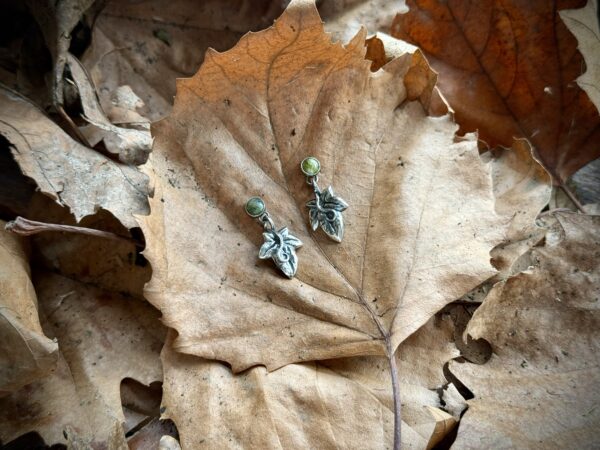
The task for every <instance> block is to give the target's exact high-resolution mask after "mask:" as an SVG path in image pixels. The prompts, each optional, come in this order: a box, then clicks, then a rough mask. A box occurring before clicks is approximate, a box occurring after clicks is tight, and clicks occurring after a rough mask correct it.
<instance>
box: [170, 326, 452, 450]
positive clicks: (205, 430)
mask: <svg viewBox="0 0 600 450" xmlns="http://www.w3.org/2000/svg"><path fill="white" fill-rule="evenodd" d="M452 331H453V330H452V322H451V320H450V318H449V317H441V318H437V317H436V318H434V319H432V320H430V321H429V322H428V323H427V324H426V325H425V326H423V327H422V328H421V329H419V331H418V332H417V333H415V334H414V335H413V336H411V337H410V338H409V339H407V340H406V341H405V342H403V343H402V345H401V346H400V348H399V350H398V356H397V359H398V363H399V370H400V385H401V389H402V392H403V393H404V394H405V396H404V398H403V424H402V437H403V439H402V444H403V448H411V449H425V448H431V446H433V445H434V443H435V442H437V441H439V439H440V438H442V437H443V436H444V435H445V433H446V432H448V431H449V430H451V429H452V428H453V426H454V425H455V424H456V420H455V419H454V418H453V417H452V416H450V415H448V414H447V413H445V412H443V411H441V410H440V409H439V407H440V406H441V405H440V399H439V397H438V394H437V392H436V389H439V388H441V387H442V386H443V385H444V384H445V383H446V380H445V378H444V376H443V373H442V367H443V364H444V363H445V362H446V361H447V360H448V358H452V357H455V356H457V355H458V351H457V349H456V347H455V346H454V345H453V343H452ZM173 337H174V333H173V335H172V336H171V339H168V340H167V343H166V344H165V347H164V349H163V353H162V360H163V366H164V370H165V381H164V385H163V389H164V396H163V407H164V417H168V418H171V419H172V420H173V421H174V422H175V424H176V425H177V428H178V430H179V434H180V438H181V443H182V447H183V448H184V449H194V448H203V447H206V448H222V449H225V448H265V449H276V448H347V449H364V448H370V449H376V448H377V449H379V448H381V449H384V448H391V443H392V431H393V422H394V414H393V400H392V390H391V384H390V379H389V378H390V375H389V367H388V363H387V360H386V358H383V357H373V356H371V357H362V358H347V359H339V360H328V361H323V362H319V363H305V364H290V365H288V366H286V367H283V368H281V369H279V370H276V371H274V372H271V373H268V372H267V371H266V370H265V368H264V367H257V368H253V369H250V370H248V371H246V372H244V373H241V374H238V375H233V374H232V373H231V370H230V369H229V368H227V367H226V366H225V365H223V364H221V363H218V362H214V361H207V360H202V359H200V358H197V357H194V356H189V355H183V354H181V353H178V352H176V351H174V350H173V348H172V342H173V339H172V338H173ZM444 358H446V359H444ZM198 405H204V407H202V408H199V407H198ZM250 411H251V413H249V412H250ZM307 418H309V419H307Z"/></svg>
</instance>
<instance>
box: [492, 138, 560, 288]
mask: <svg viewBox="0 0 600 450" xmlns="http://www.w3.org/2000/svg"><path fill="white" fill-rule="evenodd" d="M487 156H489V157H490V164H491V166H492V179H493V183H494V196H495V197H496V212H497V213H498V214H500V215H502V216H504V217H509V218H510V224H509V228H508V229H507V230H506V236H505V238H504V241H503V242H502V244H500V245H498V246H497V247H496V248H494V249H493V250H492V252H491V255H492V258H493V263H494V267H496V268H497V269H498V270H499V271H500V273H499V274H498V275H497V276H496V277H495V278H494V280H496V281H497V280H500V279H502V278H507V277H508V276H510V275H514V274H515V273H516V272H517V271H518V268H516V267H515V266H514V264H515V263H516V262H517V260H518V259H519V257H520V256H521V255H523V254H524V253H526V252H527V251H528V250H529V249H530V248H532V247H533V246H534V245H536V244H537V243H538V242H539V241H540V240H542V239H543V237H544V234H545V230H544V229H543V228H541V227H538V226H537V225H536V223H535V222H536V218H537V216H538V215H539V214H540V212H541V211H542V209H544V207H545V206H546V205H547V204H548V202H549V201H550V196H551V194H552V179H551V178H550V175H549V174H548V172H546V171H545V170H544V169H543V168H542V167H541V166H540V165H539V164H538V163H537V162H536V161H535V159H534V158H533V156H532V154H531V147H530V146H529V144H528V143H527V141H525V140H524V139H520V140H515V142H514V143H513V145H512V148H511V149H497V150H495V151H494V152H493V156H492V154H491V153H488V154H487Z"/></svg>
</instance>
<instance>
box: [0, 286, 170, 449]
mask: <svg viewBox="0 0 600 450" xmlns="http://www.w3.org/2000/svg"><path fill="white" fill-rule="evenodd" d="M35 287H36V290H37V292H38V295H39V301H40V307H41V309H42V311H43V314H42V317H43V319H44V321H45V324H44V329H45V330H46V331H47V332H50V333H52V334H53V335H55V336H56V338H57V339H58V344H59V347H60V351H61V360H60V362H59V368H58V370H57V371H56V372H55V373H53V374H52V375H49V376H48V377H46V378H43V379H41V380H39V381H36V382H35V383H32V384H30V385H27V386H25V387H23V388H22V389H20V390H18V391H15V392H13V393H12V394H11V395H9V396H7V397H5V398H4V399H3V404H2V406H3V407H2V409H1V411H0V439H1V440H2V442H9V441H10V440H12V439H15V438H17V437H18V436H20V435H22V434H24V433H27V432H29V431H36V432H38V433H39V434H40V436H41V437H42V438H43V439H44V440H45V442H46V443H47V444H48V445H52V444H58V443H67V442H68V443H70V447H71V448H97V449H100V448H110V449H126V448H127V444H126V440H125V433H124V431H123V422H124V421H125V419H124V417H123V410H122V407H121V397H120V385H121V381H122V380H123V379H124V378H126V377H127V378H133V379H135V380H138V381H139V382H141V383H143V384H146V385H148V384H150V383H152V382H154V381H161V380H162V369H161V366H160V361H159V359H158V355H159V351H160V348H161V346H162V341H163V339H164V334H165V331H164V328H162V327H161V326H160V325H159V323H158V314H157V311H156V310H154V308H152V307H150V305H148V304H147V303H146V302H142V301H139V300H134V299H131V298H129V297H126V296H122V295H118V294H115V293H111V292H108V291H103V290H101V289H97V288H93V287H90V286H87V285H84V284H82V283H78V282H75V281H71V280H69V279H68V278H64V277H62V276H59V275H50V274H41V275H40V276H38V277H36V279H35ZM75 444H78V445H80V447H77V446H76V445H75Z"/></svg>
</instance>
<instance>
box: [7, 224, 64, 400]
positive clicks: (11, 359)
mask: <svg viewBox="0 0 600 450" xmlns="http://www.w3.org/2000/svg"><path fill="white" fill-rule="evenodd" d="M4 225H5V223H4V222H3V221H0V395H5V394H7V393H10V392H12V391H14V390H16V389H18V388H20V387H21V386H24V385H26V384H29V383H31V382H32V381H34V380H36V379H37V378H41V377H43V376H45V375H47V374H48V373H49V372H51V371H52V370H53V369H54V368H55V367H56V363H57V360H58V345H57V344H56V342H54V341H52V339H49V338H48V337H46V336H45V335H44V332H43V331H42V327H41V325H40V319H39V315H38V302H37V297H36V295H35V290H34V289H33V284H32V283H31V278H30V272H29V258H28V257H27V254H26V251H25V247H24V241H23V240H22V239H21V238H19V237H17V236H15V235H13V234H11V233H9V232H8V231H5V230H4Z"/></svg>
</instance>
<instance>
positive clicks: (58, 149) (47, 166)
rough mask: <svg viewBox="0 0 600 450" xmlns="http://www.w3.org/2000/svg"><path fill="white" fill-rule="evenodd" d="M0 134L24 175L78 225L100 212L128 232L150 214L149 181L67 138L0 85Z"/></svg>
mask: <svg viewBox="0 0 600 450" xmlns="http://www.w3.org/2000/svg"><path fill="white" fill-rule="evenodd" d="M0 133H1V134H2V135H3V136H4V137H5V138H6V139H7V140H8V141H9V142H10V143H11V144H12V146H13V147H12V148H11V150H12V154H13V156H14V158H15V160H16V161H17V163H18V164H19V166H20V167H21V170H22V171H23V173H24V174H25V175H26V176H28V177H30V178H33V179H34V180H35V182H36V183H37V185H38V187H39V189H40V190H41V191H42V192H43V193H44V194H47V195H48V196H50V197H51V198H53V199H54V200H55V201H56V202H57V203H59V204H61V205H66V206H68V207H69V208H70V209H71V212H72V213H73V214H74V216H75V218H76V220H77V221H79V220H81V218H82V217H84V216H87V215H90V214H94V213H95V212H96V211H97V210H98V209H100V208H103V209H106V210H108V211H110V212H111V213H113V214H114V215H115V217H117V218H118V219H119V220H120V221H121V223H123V225H125V226H126V227H127V228H133V227H135V226H137V223H136V221H135V219H134V218H133V214H148V212H149V207H148V199H147V195H148V179H147V177H146V176H145V175H144V174H142V173H141V172H139V171H138V170H137V169H136V168H135V167H130V166H126V165H123V164H119V163H115V162H114V161H111V160H110V159H108V158H106V157H105V156H103V155H101V154H99V153H97V152H95V151H94V150H92V149H90V148H87V147H84V146H83V145H81V144H79V143H77V142H75V141H74V140H73V139H71V138H70V137H69V136H68V135H67V134H66V133H65V132H64V131H63V130H62V129H61V128H60V127H59V126H58V125H56V124H55V123H54V122H52V121H51V120H50V119H49V118H48V117H47V116H46V115H45V114H44V113H43V112H42V111H41V110H39V109H38V108H37V107H36V106H35V105H34V104H33V103H31V102H30V101H28V100H27V99H26V98H24V97H22V96H20V95H19V94H17V93H16V92H14V91H11V90H9V89H6V88H3V87H0Z"/></svg>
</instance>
